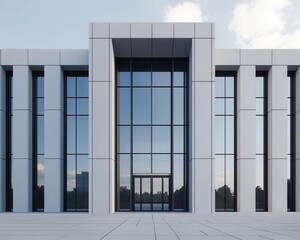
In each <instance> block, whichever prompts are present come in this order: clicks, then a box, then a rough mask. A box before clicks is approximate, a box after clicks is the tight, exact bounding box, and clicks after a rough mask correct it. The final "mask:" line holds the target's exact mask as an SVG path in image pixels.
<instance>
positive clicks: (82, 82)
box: [77, 77, 89, 98]
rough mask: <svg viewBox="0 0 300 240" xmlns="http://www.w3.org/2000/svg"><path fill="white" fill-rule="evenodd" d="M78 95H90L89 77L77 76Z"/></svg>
mask: <svg viewBox="0 0 300 240" xmlns="http://www.w3.org/2000/svg"><path fill="white" fill-rule="evenodd" d="M77 97H86V98H88V97H89V81H88V77H77Z"/></svg>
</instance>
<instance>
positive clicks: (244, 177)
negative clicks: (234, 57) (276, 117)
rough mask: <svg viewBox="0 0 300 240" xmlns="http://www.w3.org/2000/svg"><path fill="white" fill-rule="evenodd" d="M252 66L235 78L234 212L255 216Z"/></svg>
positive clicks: (253, 79) (253, 74)
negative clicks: (235, 195) (235, 157)
mask: <svg viewBox="0 0 300 240" xmlns="http://www.w3.org/2000/svg"><path fill="white" fill-rule="evenodd" d="M255 77H256V72H255V66H240V68H239V70H238V74H237V211H239V212H255V206H256V205H255V204H256V196H255V185H256V182H255V179H256V174H255V164H256V161H255V154H256V149H255V146H256V144H255V129H256V128H255V126H256V124H255V123H256V121H255V96H256V94H255V91H256V79H255Z"/></svg>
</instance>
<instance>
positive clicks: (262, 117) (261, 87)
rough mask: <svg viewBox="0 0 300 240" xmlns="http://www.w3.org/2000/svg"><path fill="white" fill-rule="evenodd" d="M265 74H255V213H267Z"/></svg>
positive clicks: (266, 107) (266, 106)
mask: <svg viewBox="0 0 300 240" xmlns="http://www.w3.org/2000/svg"><path fill="white" fill-rule="evenodd" d="M267 76H268V75H267V73H263V72H262V73H257V74H256V211H267V210H268V209H267V196H268V194H267V186H268V185H267V179H268V177H267V176H268V175H267V174H268V158H267V152H268V151H267V136H268V134H267V120H268V105H267Z"/></svg>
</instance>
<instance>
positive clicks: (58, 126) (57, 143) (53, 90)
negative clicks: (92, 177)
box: [44, 66, 64, 212]
mask: <svg viewBox="0 0 300 240" xmlns="http://www.w3.org/2000/svg"><path fill="white" fill-rule="evenodd" d="M63 81H64V78H63V72H62V69H61V67H60V66H45V80H44V85H45V86H44V88H45V90H44V91H45V98H44V101H45V113H44V114H45V116H44V121H45V123H44V126H45V130H44V131H45V135H44V141H45V147H44V152H45V153H44V158H45V212H62V211H63V196H64V193H63V190H64V187H63V186H64V185H63V182H64V181H63V179H64V178H63V166H64V164H63V158H64V152H63V146H64V143H63V142H64V141H63V136H64V128H63V125H64V120H63V119H64V109H63V105H64V94H63V92H64V88H63V86H64V84H63Z"/></svg>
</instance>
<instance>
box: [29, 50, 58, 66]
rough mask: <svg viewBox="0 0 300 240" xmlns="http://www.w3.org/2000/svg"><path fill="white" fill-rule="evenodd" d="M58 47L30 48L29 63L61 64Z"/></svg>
mask: <svg viewBox="0 0 300 240" xmlns="http://www.w3.org/2000/svg"><path fill="white" fill-rule="evenodd" d="M59 54H60V52H59V50H58V49H51V50H50V49H47V50H46V49H30V50H28V65H59V64H60V61H59V60H60V59H59Z"/></svg>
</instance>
